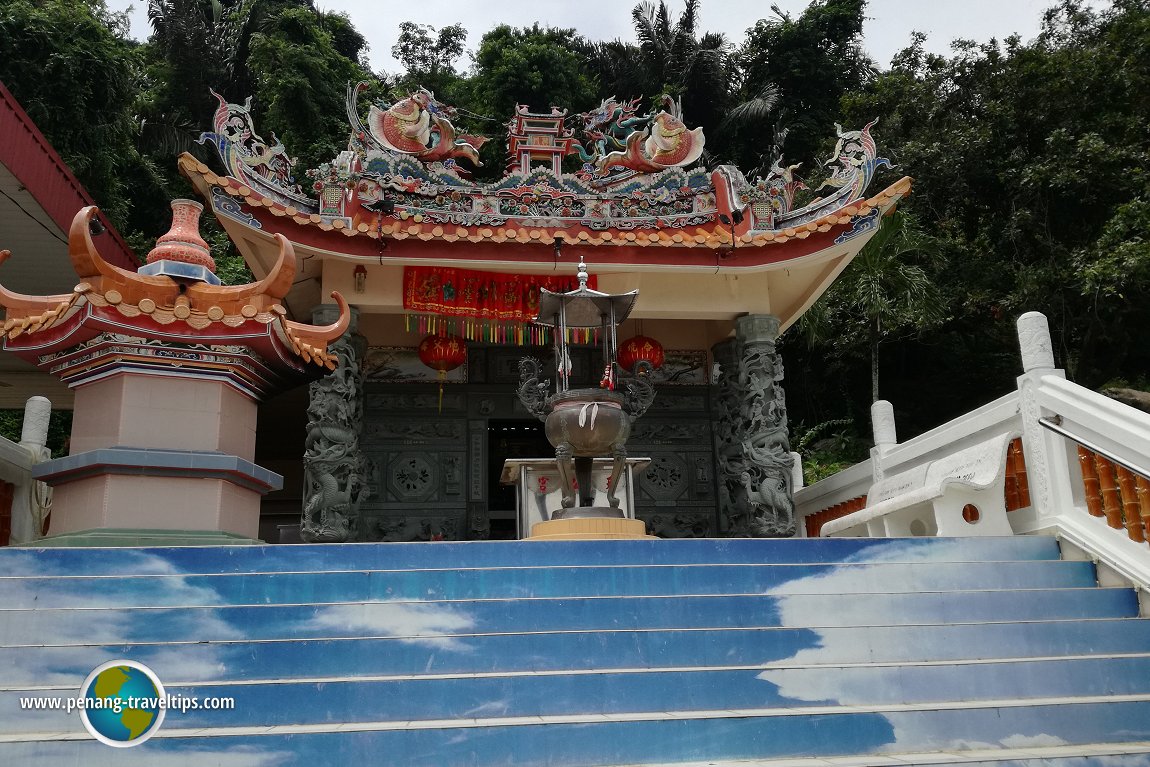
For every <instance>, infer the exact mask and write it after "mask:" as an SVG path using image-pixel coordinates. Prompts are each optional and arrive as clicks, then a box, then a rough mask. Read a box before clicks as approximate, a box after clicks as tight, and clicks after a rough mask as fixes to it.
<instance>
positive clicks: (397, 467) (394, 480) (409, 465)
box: [387, 453, 439, 502]
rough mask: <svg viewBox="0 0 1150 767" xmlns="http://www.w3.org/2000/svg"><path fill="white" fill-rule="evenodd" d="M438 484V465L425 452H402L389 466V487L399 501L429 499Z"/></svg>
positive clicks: (434, 492)
mask: <svg viewBox="0 0 1150 767" xmlns="http://www.w3.org/2000/svg"><path fill="white" fill-rule="evenodd" d="M438 485H439V470H438V467H437V466H436V465H435V461H434V460H433V459H432V458H431V457H430V456H428V455H426V454H424V453H409V454H401V455H400V456H398V457H397V458H395V459H394V460H392V461H391V463H390V464H389V465H388V467H387V488H388V490H389V491H390V492H391V494H392V495H393V496H395V498H396V499H397V500H399V501H405V502H411V501H424V500H428V499H429V498H432V497H433V496H434V495H435V494H436V489H437V486H438Z"/></svg>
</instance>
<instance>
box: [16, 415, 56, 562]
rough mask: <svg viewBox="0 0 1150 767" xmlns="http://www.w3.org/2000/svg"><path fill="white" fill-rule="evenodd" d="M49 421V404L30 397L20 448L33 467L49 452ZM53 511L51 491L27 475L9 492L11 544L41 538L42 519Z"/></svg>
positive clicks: (44, 458)
mask: <svg viewBox="0 0 1150 767" xmlns="http://www.w3.org/2000/svg"><path fill="white" fill-rule="evenodd" d="M51 420H52V403H51V402H49V401H48V399H47V398H46V397H30V398H29V399H28V401H27V402H25V403H24V424H23V426H22V427H21V429H20V447H22V448H24V449H25V450H26V451H28V458H29V463H30V464H31V465H32V466H35V465H36V464H38V463H42V462H43V461H47V460H48V459H49V458H51V457H52V453H51V451H50V450H48V448H47V447H46V445H47V443H48V423H49V421H51ZM51 509H52V488H50V487H48V486H47V485H46V484H44V483H43V482H39V481H37V480H34V479H32V477H31V476H27V477H26V478H25V479H24V481H23V482H17V483H15V487H14V488H13V489H12V534H11V536H10V537H9V542H10V543H11V544H13V545H16V544H21V543H31V542H32V541H34V540H36V539H37V538H41V537H43V536H42V535H41V534H40V531H41V530H42V529H43V527H42V526H43V524H44V518H45V517H47V516H48V512H49V511H51Z"/></svg>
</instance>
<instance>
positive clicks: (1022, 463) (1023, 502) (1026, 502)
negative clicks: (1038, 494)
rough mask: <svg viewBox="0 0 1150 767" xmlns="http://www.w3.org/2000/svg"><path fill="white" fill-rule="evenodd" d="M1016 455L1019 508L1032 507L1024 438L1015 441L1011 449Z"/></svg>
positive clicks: (1015, 472)
mask: <svg viewBox="0 0 1150 767" xmlns="http://www.w3.org/2000/svg"><path fill="white" fill-rule="evenodd" d="M1010 450H1011V452H1012V453H1013V454H1014V475H1015V478H1016V479H1017V480H1018V503H1019V506H1018V508H1020V509H1025V508H1027V507H1028V506H1030V480H1028V479H1027V478H1026V453H1025V452H1024V451H1023V450H1022V438H1021V437H1019V438H1018V439H1016V440H1014V442H1013V443H1012V444H1011V447H1010Z"/></svg>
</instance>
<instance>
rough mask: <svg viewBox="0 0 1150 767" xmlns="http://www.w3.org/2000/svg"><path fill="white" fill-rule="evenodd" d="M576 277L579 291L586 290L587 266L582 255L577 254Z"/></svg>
mask: <svg viewBox="0 0 1150 767" xmlns="http://www.w3.org/2000/svg"><path fill="white" fill-rule="evenodd" d="M577 276H578V278H579V289H580V290H586V289H587V264H586V263H585V262H584V261H583V254H582V253H580V254H579V274H578V275H577Z"/></svg>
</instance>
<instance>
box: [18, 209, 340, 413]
mask: <svg viewBox="0 0 1150 767" xmlns="http://www.w3.org/2000/svg"><path fill="white" fill-rule="evenodd" d="M185 202H186V203H189V204H190V205H196V204H195V203H191V201H176V203H174V204H173V207H174V208H177V213H176V219H177V224H176V225H175V226H174V227H173V231H176V230H178V229H180V221H181V214H180V211H179V209H178V207H179V203H185ZM97 214H98V210H97V209H96V207H95V206H88V207H86V208H83V209H82V210H80V211H79V212H78V213H77V214H76V216H75V218H74V219H73V221H72V225H71V228H70V230H69V233H68V252H69V256H70V258H71V261H72V266H73V268H74V269H75V272H76V274H77V276H78V277H79V278H80V281H79V283H78V284H77V285H76V286H75V288H73V290H72V292H71V293H65V294H60V295H52V296H28V295H21V294H18V293H13V292H11V291H9V290H7V289H6V288H4V287H2V286H0V306H3V307H4V308H5V309H6V310H7V312H6V318H5V320H4V324H3V327H2V330H0V332H2V333H3V344H4V348H5V349H6V350H8V351H11V352H13V353H14V354H17V355H18V356H20V357H22V358H24V359H26V360H28V361H29V362H32V363H33V364H35V365H37V366H39V367H40V368H41V369H43V370H45V371H46V372H50V373H52V374H54V375H56V376H58V377H60V378H62V379H63V380H64V381H65V382H67V383H69V384H72V385H77V384H79V383H83V382H85V381H88V380H94V379H95V378H98V377H100V376H101V375H103V374H106V373H108V372H109V371H111V370H113V369H122V368H123V367H125V366H127V367H131V368H133V369H136V370H141V371H145V372H157V373H160V374H174V370H175V369H176V368H178V369H179V371H180V373H181V374H189V373H191V374H197V375H210V376H218V377H223V378H225V379H226V380H228V381H229V382H230V383H232V384H233V385H235V386H237V388H240V389H241V390H243V391H246V392H249V393H252V394H253V395H256V396H258V395H262V394H266V393H268V392H270V391H273V390H276V389H278V388H279V387H280V386H281V385H282V384H283V383H285V382H289V381H292V380H293V379H298V378H300V377H314V376H315V375H318V374H320V373H322V372H325V370H326V369H334V368H335V365H336V358H335V356H334V355H332V354H330V353H329V352H328V350H327V345H328V343H329V342H330V341H333V340H335V339H336V338H339V336H340V335H342V334H343V332H344V331H345V330H346V329H347V325H348V322H349V320H350V309H349V308H348V306H347V304H346V303H345V301H344V300H343V297H342V296H340V295H339V294H338V293H333V294H332V298H333V299H335V301H336V302H337V303H338V304H339V306H340V310H341V315H340V318H339V320H338V321H337V322H335V323H333V324H332V325H329V326H325V327H317V326H314V325H309V324H304V323H298V322H292V321H290V320H288V319H287V318H286V314H287V310H286V309H285V308H284V307H283V305H282V299H283V297H284V296H285V295H286V294H287V292H288V290H289V289H290V287H291V285H292V281H293V279H294V277H295V272H296V260H295V253H294V249H293V248H292V245H291V243H290V242H289V241H288V240H287V239H286V238H284V237H282V236H279V237H278V241H279V248H280V250H279V258H278V260H277V263H276V265H275V267H274V268H273V269H272V270H271V271H270V273H269V274H268V275H267V276H266V277H265V278H264V279H262V280H260V281H258V282H255V283H251V284H248V285H237V286H228V287H223V286H219V285H218V284H211V283H210V282H207V281H204V280H201V279H199V278H194V277H193V278H180V277H173V276H171V274H170V273H164V274H145V273H139V272H133V271H129V270H127V269H123V268H121V267H118V266H115V265H114V264H110V263H108V262H107V261H106V260H104V258H103V257H102V256H101V255H100V253H99V251H98V250H97V249H96V246H95V244H94V243H93V241H92V235H91V223H92V220H93V219H94V218H95V217H96V215H97ZM185 223H186V219H185ZM183 234H185V235H186V234H187V231H186V229H185V230H184V232H183ZM161 239H162V240H163V239H164V238H161ZM187 239H188V238H187V237H186V236H185V237H183V238H182V240H181V245H180V247H186V246H187V243H186V242H183V240H187ZM173 242H174V240H172V239H168V240H167V244H168V246H169V247H168V249H167V251H166V252H167V256H168V258H171V257H172V256H173V255H175V256H176V259H174V261H175V263H180V262H179V260H178V259H179V255H178V251H177V250H176V249H175V248H174V247H172V246H173ZM163 245H164V243H163V242H162V243H161V248H162V246H163ZM157 250H160V248H158V249H157ZM9 255H10V253H9V252H8V251H6V250H5V251H0V264H2V263H3V262H4V261H5V260H7V259H8V257H9ZM194 260H195V259H193V261H194ZM159 263H162V261H159V260H153V265H156V264H159ZM201 264H202V262H201ZM201 264H196V265H201ZM187 265H189V266H190V265H192V264H190V263H189V264H187ZM173 360H178V364H176V363H173Z"/></svg>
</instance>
